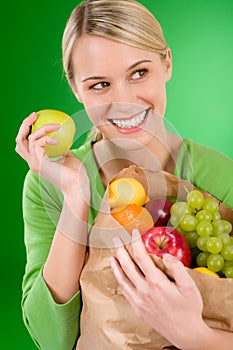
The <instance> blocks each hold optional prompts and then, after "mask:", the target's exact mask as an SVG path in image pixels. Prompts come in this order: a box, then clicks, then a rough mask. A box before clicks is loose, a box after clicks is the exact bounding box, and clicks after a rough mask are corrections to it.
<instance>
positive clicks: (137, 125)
mask: <svg viewBox="0 0 233 350" xmlns="http://www.w3.org/2000/svg"><path fill="white" fill-rule="evenodd" d="M148 112H149V109H147V110H144V111H143V112H141V113H139V114H137V115H134V116H133V117H131V118H128V119H109V121H110V122H111V123H112V124H113V125H114V126H115V127H116V128H117V129H118V130H119V131H121V132H124V133H129V132H135V131H138V130H140V129H141V127H142V125H143V122H144V120H145V119H146V116H147V115H148Z"/></svg>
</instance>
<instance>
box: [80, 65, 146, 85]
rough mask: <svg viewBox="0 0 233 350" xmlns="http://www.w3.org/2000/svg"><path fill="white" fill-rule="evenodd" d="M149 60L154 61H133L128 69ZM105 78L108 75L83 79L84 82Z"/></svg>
mask: <svg viewBox="0 0 233 350" xmlns="http://www.w3.org/2000/svg"><path fill="white" fill-rule="evenodd" d="M147 62H152V61H151V60H140V61H137V62H135V63H133V64H132V65H131V66H130V67H129V68H127V71H129V70H131V69H133V68H135V67H137V66H138V65H139V64H142V63H147ZM103 79H106V77H104V76H93V77H88V78H85V79H83V80H82V83H84V82H85V81H87V80H103Z"/></svg>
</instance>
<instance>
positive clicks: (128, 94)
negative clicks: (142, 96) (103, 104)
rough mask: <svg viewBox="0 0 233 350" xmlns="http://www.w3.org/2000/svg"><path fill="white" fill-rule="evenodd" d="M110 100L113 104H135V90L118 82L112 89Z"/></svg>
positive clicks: (125, 83)
mask: <svg viewBox="0 0 233 350" xmlns="http://www.w3.org/2000/svg"><path fill="white" fill-rule="evenodd" d="M111 100H112V102H115V103H127V104H131V103H133V104H135V103H136V102H137V93H136V89H135V88H134V87H133V86H132V85H130V84H129V83H127V82H119V83H118V84H115V86H114V87H113V88H112V93H111Z"/></svg>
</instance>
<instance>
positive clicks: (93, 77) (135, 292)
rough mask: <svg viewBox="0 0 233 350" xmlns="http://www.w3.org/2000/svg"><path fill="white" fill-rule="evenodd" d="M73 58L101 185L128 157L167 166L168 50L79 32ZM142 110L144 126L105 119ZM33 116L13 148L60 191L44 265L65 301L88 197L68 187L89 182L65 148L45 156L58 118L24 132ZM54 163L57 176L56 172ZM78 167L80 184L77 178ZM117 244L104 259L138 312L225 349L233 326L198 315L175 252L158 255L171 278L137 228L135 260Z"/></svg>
mask: <svg viewBox="0 0 233 350" xmlns="http://www.w3.org/2000/svg"><path fill="white" fill-rule="evenodd" d="M122 57H123V58H124V59H122ZM142 61H143V62H142ZM139 62H140V63H139ZM72 66H73V70H74V82H73V84H72V86H71V87H72V90H73V92H74V94H75V96H76V98H77V99H78V101H80V102H81V103H83V105H84V107H85V109H86V110H87V113H88V115H89V117H90V119H91V120H92V122H93V123H94V125H95V126H97V127H98V128H99V129H100V130H101V131H102V133H103V134H104V140H103V141H101V142H98V143H96V144H95V146H94V149H93V151H94V155H95V158H96V162H97V164H98V165H99V167H100V168H101V169H100V175H101V178H102V181H103V183H104V184H105V185H106V184H107V183H108V181H109V180H110V178H111V177H112V176H113V175H115V174H116V173H117V172H118V171H120V170H121V169H122V168H123V167H126V166H128V165H130V164H132V163H133V164H136V165H138V166H141V167H147V166H150V168H151V169H154V170H156V169H163V170H166V171H170V172H172V171H173V169H174V161H175V158H176V156H177V153H178V150H179V146H180V144H181V142H182V140H181V139H180V138H179V137H177V136H175V135H171V134H169V133H167V132H166V131H165V129H164V126H163V116H164V114H165V110H166V83H167V82H168V81H169V79H170V78H171V74H172V58H171V52H170V50H169V49H168V50H167V57H166V59H165V60H163V61H162V60H161V58H160V56H159V55H158V54H156V53H152V52H148V51H145V50H141V49H138V48H135V47H131V46H128V45H125V44H121V43H117V42H115V41H112V40H109V39H105V38H101V37H94V36H89V35H83V36H82V37H81V38H80V39H79V41H78V43H77V45H76V47H75V49H74V51H73V57H72ZM144 110H149V113H148V114H147V118H146V120H145V123H144V124H143V128H142V129H140V130H137V131H135V132H132V133H130V134H125V133H122V132H121V131H119V129H117V128H116V127H115V126H114V125H113V124H112V123H111V121H110V119H112V118H115V119H123V120H125V119H127V118H131V117H132V116H133V115H135V114H138V113H141V112H142V111H144ZM158 116H159V117H158ZM35 119H36V114H32V115H30V116H29V117H28V118H26V119H25V121H24V122H23V124H22V126H21V129H20V131H19V134H18V137H17V140H16V141H17V147H16V151H17V152H18V153H19V154H20V155H21V156H22V157H23V158H24V159H25V160H26V161H27V162H28V164H29V167H30V168H31V169H32V171H35V172H36V173H39V174H42V176H44V177H45V178H46V179H48V180H49V181H50V182H52V183H54V184H55V185H56V186H57V187H58V188H59V189H60V190H61V191H62V193H63V195H64V198H65V201H64V208H63V211H62V213H61V218H60V222H61V227H62V230H61V229H59V227H58V228H57V230H56V233H55V236H54V240H53V244H52V247H51V250H50V253H49V257H48V259H47V261H46V263H45V267H44V271H43V276H44V279H45V281H46V283H47V285H48V287H49V288H50V290H51V293H52V295H53V297H54V299H55V301H57V302H60V303H64V302H66V301H68V300H69V299H70V298H71V297H72V295H74V293H75V292H76V291H77V290H78V288H79V275H80V272H81V269H82V266H83V262H84V256H85V246H84V244H81V243H80V240H82V242H84V241H85V234H83V232H86V226H85V225H86V222H87V215H88V207H89V206H88V205H89V203H88V201H87V202H84V201H83V202H82V203H81V204H82V205H81V204H80V201H79V203H77V198H78V197H79V196H78V195H76V196H75V198H76V199H75V198H73V193H77V194H80V195H82V193H81V192H80V191H81V190H80V187H81V188H83V187H85V188H88V178H87V176H86V173H85V171H84V170H83V169H81V164H80V162H79V161H78V160H77V159H76V158H74V157H73V156H72V155H71V154H70V153H69V154H68V155H67V156H66V157H65V161H64V162H60V163H59V162H51V161H50V160H49V159H48V158H47V157H46V156H45V154H44V152H43V148H44V146H45V145H46V143H52V142H54V141H52V140H51V139H50V138H48V137H47V136H46V132H48V131H54V130H55V129H56V128H57V127H58V126H57V125H47V126H45V127H42V128H41V129H40V130H38V131H37V132H35V133H34V134H33V135H30V136H29V137H28V134H29V130H30V126H31V125H32V124H33V122H34V121H35ZM125 149H127V152H125ZM55 168H56V169H55ZM55 170H56V172H58V173H59V175H61V176H56V177H55V176H54V171H55ZM77 172H79V173H80V174H81V181H82V183H83V184H84V186H79V183H77V181H76V176H77ZM71 184H72V185H71ZM70 185H71V186H70ZM88 197H89V193H88ZM77 208H79V209H77ZM70 221H71V222H72V223H73V227H74V229H75V230H76V231H77V232H78V233H77V234H78V236H79V237H78V239H77V240H76V242H75V241H74V240H71V239H69V237H68V236H66V235H64V234H63V232H62V231H66V230H68V227H69V222H70ZM78 240H79V241H78ZM78 242H79V243H78ZM115 245H116V256H115V257H112V258H111V259H110V265H111V268H112V271H113V273H114V275H115V277H116V279H117V281H118V284H119V289H120V291H121V293H122V294H123V295H124V296H125V298H126V299H127V300H128V302H129V303H130V304H131V306H132V309H133V310H134V312H135V314H136V315H137V317H139V318H140V319H142V320H143V321H145V322H146V323H148V324H149V325H151V326H152V327H153V328H154V329H156V330H157V331H159V332H160V333H161V334H162V335H163V336H164V337H165V338H167V339H168V340H169V341H170V342H171V343H172V344H174V345H175V346H177V347H178V348H179V349H184V350H186V349H187V350H196V349H198V350H202V349H203V350H208V349H211V350H215V349H216V350H219V349H220V348H221V349H223V350H228V349H230V348H231V347H232V341H233V334H232V333H227V332H222V331H218V330H213V329H210V328H209V327H208V326H207V325H206V324H205V322H204V321H203V319H202V308H203V304H202V299H201V297H200V294H199V291H198V289H197V287H196V285H195V283H194V282H193V280H192V279H191V277H190V276H189V275H188V273H187V272H186V270H185V268H184V266H183V265H182V264H181V263H180V262H179V261H178V260H177V259H175V258H174V257H171V256H170V255H166V256H165V257H164V264H165V265H166V266H167V268H168V269H170V271H171V273H172V274H173V276H174V280H175V282H174V283H172V282H171V281H170V280H168V278H167V277H166V275H164V274H163V273H162V272H161V271H160V270H158V269H157V268H156V267H155V265H154V264H153V263H152V261H151V260H150V258H149V257H148V255H147V253H146V251H145V248H144V246H143V244H142V242H141V239H140V235H138V233H137V231H136V232H134V233H133V235H132V247H133V251H134V255H135V258H136V261H137V265H136V264H135V263H134V262H133V261H132V259H131V258H130V256H129V254H128V253H127V251H126V249H125V248H124V246H123V244H122V243H121V242H119V240H115ZM61 275H62V276H63V278H62V280H60V276H61ZM152 290H153V293H152V292H151V291H152ZM158 300H159V301H160V302H159V303H158V302H157V301H158ZM174 305H175V306H176V307H175V308H174ZM191 315H192V317H190V316H191ZM174 320H175V321H174ZM187 320H189V322H187ZM194 330H195V331H194Z"/></svg>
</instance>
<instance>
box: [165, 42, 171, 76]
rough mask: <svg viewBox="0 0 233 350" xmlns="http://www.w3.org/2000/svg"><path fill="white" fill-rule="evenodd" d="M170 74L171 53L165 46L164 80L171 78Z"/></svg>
mask: <svg viewBox="0 0 233 350" xmlns="http://www.w3.org/2000/svg"><path fill="white" fill-rule="evenodd" d="M171 76H172V54H171V49H170V48H169V47H168V48H167V54H166V58H165V79H166V82H167V81H169V80H170V79H171Z"/></svg>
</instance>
